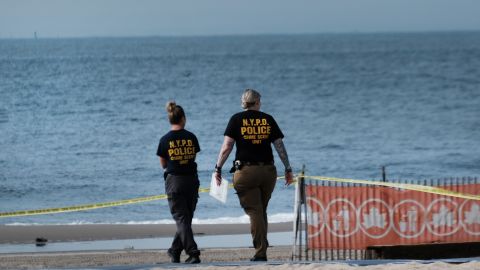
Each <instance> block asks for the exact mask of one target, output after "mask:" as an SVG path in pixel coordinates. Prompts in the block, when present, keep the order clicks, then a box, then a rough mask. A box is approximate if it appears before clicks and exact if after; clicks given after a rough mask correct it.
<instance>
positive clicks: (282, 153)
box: [273, 139, 290, 168]
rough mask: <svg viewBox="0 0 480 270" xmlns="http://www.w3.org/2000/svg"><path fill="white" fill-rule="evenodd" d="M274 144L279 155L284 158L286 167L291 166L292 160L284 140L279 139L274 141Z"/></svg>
mask: <svg viewBox="0 0 480 270" xmlns="http://www.w3.org/2000/svg"><path fill="white" fill-rule="evenodd" d="M273 145H274V146H275V150H277V153H278V156H279V157H280V159H281V160H282V162H283V165H284V166H285V168H290V161H288V154H287V149H285V145H284V144H283V140H282V139H277V140H276V141H274V142H273Z"/></svg>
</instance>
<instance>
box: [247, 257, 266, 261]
mask: <svg viewBox="0 0 480 270" xmlns="http://www.w3.org/2000/svg"><path fill="white" fill-rule="evenodd" d="M250 261H251V262H266V261H267V257H255V256H254V257H252V258H251V259H250Z"/></svg>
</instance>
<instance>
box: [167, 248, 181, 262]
mask: <svg viewBox="0 0 480 270" xmlns="http://www.w3.org/2000/svg"><path fill="white" fill-rule="evenodd" d="M167 255H168V257H170V261H171V262H172V263H180V253H178V252H174V251H173V250H171V249H168V250H167Z"/></svg>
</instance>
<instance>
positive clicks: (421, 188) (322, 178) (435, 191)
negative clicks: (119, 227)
mask: <svg viewBox="0 0 480 270" xmlns="http://www.w3.org/2000/svg"><path fill="white" fill-rule="evenodd" d="M297 177H304V178H308V179H314V180H320V181H330V182H341V183H352V184H364V185H375V186H385V187H392V188H401V189H408V190H415V191H421V192H426V193H432V194H438V195H446V196H451V197H457V198H462V199H468V200H480V195H473V194H465V193H459V192H455V191H451V190H447V189H442V188H438V187H432V186H423V185H415V184H402V183H391V182H380V181H370V180H355V179H348V178H335V177H325V176H307V175H299V176H297ZM282 178H285V177H283V176H280V177H278V178H277V179H282ZM229 187H230V188H231V187H233V185H232V184H230V185H229ZM209 191H210V189H209V188H200V189H199V190H198V192H209ZM166 198H167V195H166V194H161V195H155V196H148V197H141V198H134V199H127V200H120V201H113V202H104V203H95V204H83V205H74V206H68V207H60V208H45V209H37V210H24V211H15V212H4V213H0V218H7V217H20V216H33V215H45V214H56V213H66V212H76V211H86V210H93V209H99V208H107V207H114V206H122V205H128V204H135V203H143V202H150V201H157V200H163V199H166Z"/></svg>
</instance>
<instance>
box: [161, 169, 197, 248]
mask: <svg viewBox="0 0 480 270" xmlns="http://www.w3.org/2000/svg"><path fill="white" fill-rule="evenodd" d="M199 186H200V182H199V181H198V176H197V175H170V174H169V175H168V176H167V179H166V180H165V191H166V193H167V195H168V205H169V206H170V213H171V214H172V217H173V219H174V220H175V223H176V224H177V232H176V233H175V237H174V238H173V242H172V246H171V247H170V249H169V251H170V252H172V253H173V254H180V253H181V252H182V250H185V252H186V253H187V254H188V255H200V251H199V250H198V247H197V243H196V242H195V240H194V239H193V231H192V219H193V213H194V212H195V208H196V206H197V202H198V188H199Z"/></svg>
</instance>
